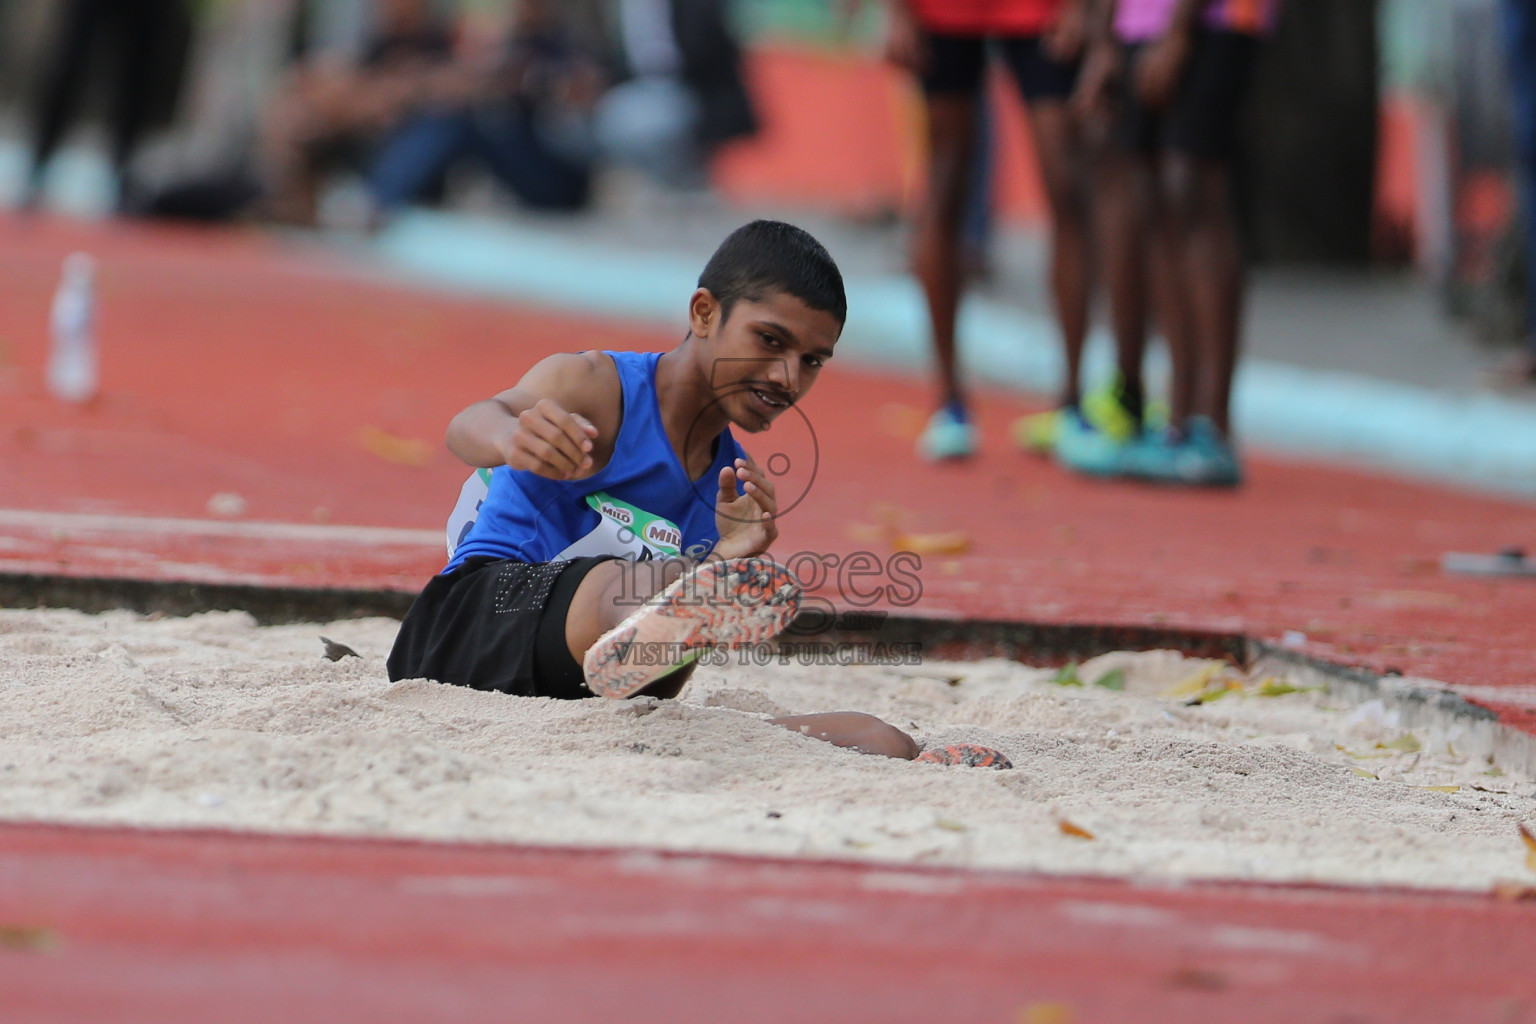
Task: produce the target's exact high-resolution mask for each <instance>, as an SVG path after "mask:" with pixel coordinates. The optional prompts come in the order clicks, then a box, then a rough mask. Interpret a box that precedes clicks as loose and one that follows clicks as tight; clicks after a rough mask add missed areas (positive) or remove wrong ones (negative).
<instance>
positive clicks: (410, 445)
mask: <svg viewBox="0 0 1536 1024" xmlns="http://www.w3.org/2000/svg"><path fill="white" fill-rule="evenodd" d="M357 442H358V444H360V445H362V446H363V449H364V450H365V451H367V452H368V453H369V454H371V455H377V456H378V457H379V458H381V459H383V460H384V461H385V462H393V463H395V464H396V465H400V466H425V465H426V464H427V463H429V462H431V461H432V446H431V445H429V444H427V442H425V441H422V440H419V439H417V438H414V437H396V436H395V435H394V434H391V433H389V432H388V431H385V430H380V429H379V428H378V427H364V428H363V429H362V430H359V431H358V432H357Z"/></svg>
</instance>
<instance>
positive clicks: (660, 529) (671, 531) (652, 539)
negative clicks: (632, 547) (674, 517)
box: [643, 519, 683, 551]
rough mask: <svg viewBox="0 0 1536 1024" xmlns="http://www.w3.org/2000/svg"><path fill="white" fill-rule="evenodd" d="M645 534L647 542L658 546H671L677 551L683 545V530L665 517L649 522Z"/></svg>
mask: <svg viewBox="0 0 1536 1024" xmlns="http://www.w3.org/2000/svg"><path fill="white" fill-rule="evenodd" d="M643 536H644V537H645V542H646V543H647V544H650V545H653V546H655V547H658V548H671V549H672V550H674V551H676V550H677V549H678V548H680V547H682V545H683V534H682V531H681V530H679V529H678V528H677V527H675V526H673V525H672V524H671V523H669V522H667V521H666V520H663V519H658V520H656V521H654V522H651V523H647V524H646V527H645V533H644V534H643Z"/></svg>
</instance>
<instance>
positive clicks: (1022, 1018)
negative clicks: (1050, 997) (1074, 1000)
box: [1014, 1003, 1077, 1024]
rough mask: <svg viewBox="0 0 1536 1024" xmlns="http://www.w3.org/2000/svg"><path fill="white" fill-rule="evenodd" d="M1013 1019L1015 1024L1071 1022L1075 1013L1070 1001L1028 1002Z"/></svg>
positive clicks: (1071, 1023)
mask: <svg viewBox="0 0 1536 1024" xmlns="http://www.w3.org/2000/svg"><path fill="white" fill-rule="evenodd" d="M1014 1019H1015V1020H1016V1021H1017V1024H1073V1022H1074V1021H1075V1020H1077V1014H1076V1013H1075V1012H1074V1011H1073V1009H1072V1004H1071V1003H1030V1004H1029V1005H1028V1006H1025V1007H1021V1008H1020V1009H1019V1013H1018V1016H1017V1017H1015V1018H1014Z"/></svg>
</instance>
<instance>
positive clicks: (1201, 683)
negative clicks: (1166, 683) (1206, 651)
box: [1163, 661, 1225, 697]
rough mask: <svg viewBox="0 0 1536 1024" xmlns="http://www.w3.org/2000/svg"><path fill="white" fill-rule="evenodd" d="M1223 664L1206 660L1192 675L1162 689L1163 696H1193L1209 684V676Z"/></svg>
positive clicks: (1221, 667) (1219, 669) (1218, 670)
mask: <svg viewBox="0 0 1536 1024" xmlns="http://www.w3.org/2000/svg"><path fill="white" fill-rule="evenodd" d="M1224 667H1225V665H1224V664H1223V663H1222V662H1219V661H1208V662H1206V663H1205V664H1204V665H1202V666H1201V667H1200V668H1199V670H1197V671H1196V672H1195V674H1194V675H1192V676H1189V677H1188V678H1186V679H1184V680H1183V681H1182V682H1180V683H1178V684H1176V685H1174V686H1171V687H1169V688H1168V689H1166V690H1164V691H1163V696H1164V697H1193V696H1194V695H1195V694H1197V693H1199V692H1200V691H1201V690H1204V689H1205V688H1206V687H1207V686H1209V685H1210V682H1211V677H1212V676H1214V675H1215V674H1216V673H1217V672H1220V671H1221V670H1222V669H1223V668H1224Z"/></svg>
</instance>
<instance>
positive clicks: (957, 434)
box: [917, 402, 976, 462]
mask: <svg viewBox="0 0 1536 1024" xmlns="http://www.w3.org/2000/svg"><path fill="white" fill-rule="evenodd" d="M917 454H918V455H920V456H922V457H923V458H925V459H927V460H928V461H929V462H945V461H948V460H952V459H968V458H970V457H971V456H972V455H975V454H976V428H975V427H974V426H972V425H971V422H970V419H969V418H968V417H967V416H966V413H965V406H963V405H961V404H960V403H959V402H949V403H947V404H946V405H945V406H944V407H943V408H941V409H940V410H939V411H938V412H936V413H934V414H933V416H932V417H931V418H930V419H929V420H928V426H927V427H925V428H924V429H923V433H922V436H921V437H919V438H918V439H917Z"/></svg>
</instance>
